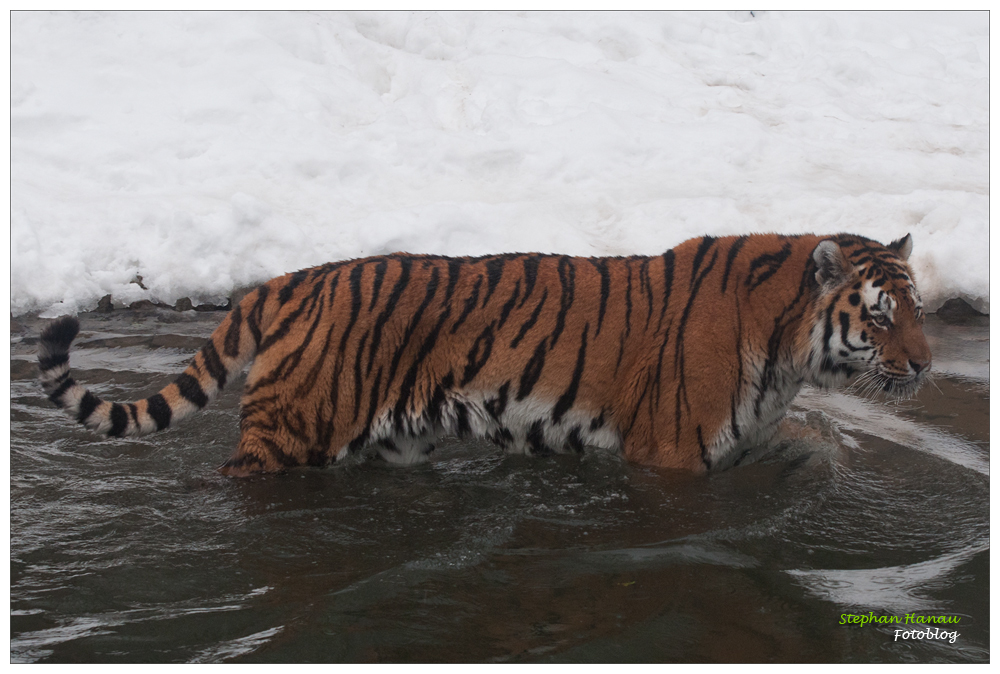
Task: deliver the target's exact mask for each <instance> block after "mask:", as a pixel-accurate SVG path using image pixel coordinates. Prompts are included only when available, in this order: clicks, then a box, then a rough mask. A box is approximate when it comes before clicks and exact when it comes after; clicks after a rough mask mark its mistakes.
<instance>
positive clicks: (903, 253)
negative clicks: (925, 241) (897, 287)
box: [886, 234, 913, 262]
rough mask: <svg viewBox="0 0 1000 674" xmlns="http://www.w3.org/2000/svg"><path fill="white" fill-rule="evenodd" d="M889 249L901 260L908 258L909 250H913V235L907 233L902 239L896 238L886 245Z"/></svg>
mask: <svg viewBox="0 0 1000 674" xmlns="http://www.w3.org/2000/svg"><path fill="white" fill-rule="evenodd" d="M886 248H888V249H889V250H891V251H892V252H893V253H895V254H896V257H898V258H899V259H900V260H902V261H903V262H906V261H907V260H908V259H909V258H910V252H911V251H912V250H913V237H912V236H910V235H909V234H907V235H906V236H904V237H903V238H902V239H896V240H895V241H893V242H892V243H890V244H889V245H888V246H886Z"/></svg>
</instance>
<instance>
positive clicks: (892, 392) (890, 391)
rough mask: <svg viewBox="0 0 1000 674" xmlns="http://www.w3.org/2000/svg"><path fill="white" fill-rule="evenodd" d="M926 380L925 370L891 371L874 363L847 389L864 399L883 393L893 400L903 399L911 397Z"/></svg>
mask: <svg viewBox="0 0 1000 674" xmlns="http://www.w3.org/2000/svg"><path fill="white" fill-rule="evenodd" d="M926 380H927V373H926V371H924V372H918V373H916V374H910V373H902V372H893V371H892V370H889V369H886V368H884V367H883V366H881V365H876V366H875V367H874V368H872V369H871V370H868V371H867V372H863V373H862V374H861V375H860V376H858V378H857V379H855V380H854V382H853V383H852V384H851V385H850V386H849V387H848V390H850V391H853V392H855V393H857V394H858V395H860V396H861V397H862V398H866V399H870V398H875V397H876V396H879V395H884V396H886V397H888V398H892V399H895V400H905V399H907V398H912V397H913V395H914V394H915V393H916V392H917V391H918V390H919V389H920V387H921V386H923V384H924V382H925V381H926Z"/></svg>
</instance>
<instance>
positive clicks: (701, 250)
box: [690, 236, 715, 288]
mask: <svg viewBox="0 0 1000 674" xmlns="http://www.w3.org/2000/svg"><path fill="white" fill-rule="evenodd" d="M713 243H715V237H714V236H703V237H702V238H701V243H700V244H698V251H697V252H696V253H695V254H694V263H693V264H692V265H691V283H690V286H691V288H694V281H695V277H697V276H698V269H699V267H701V262H702V260H704V259H705V253H707V252H708V249H709V248H711V247H712V244H713Z"/></svg>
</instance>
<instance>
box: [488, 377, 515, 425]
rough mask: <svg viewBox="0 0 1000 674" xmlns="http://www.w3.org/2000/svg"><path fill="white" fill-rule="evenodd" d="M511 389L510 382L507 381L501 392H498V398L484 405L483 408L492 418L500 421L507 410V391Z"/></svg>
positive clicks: (491, 399)
mask: <svg viewBox="0 0 1000 674" xmlns="http://www.w3.org/2000/svg"><path fill="white" fill-rule="evenodd" d="M509 389H510V382H509V381H505V382H504V383H503V386H501V387H500V390H499V391H497V397H496V398H490V399H489V400H487V401H485V402H484V403H483V407H485V408H486V411H487V412H489V413H490V416H491V417H493V418H494V419H496V420H497V421H498V422H499V421H500V417H501V416H503V413H504V410H505V409H507V391H508V390H509Z"/></svg>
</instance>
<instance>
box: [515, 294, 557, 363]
mask: <svg viewBox="0 0 1000 674" xmlns="http://www.w3.org/2000/svg"><path fill="white" fill-rule="evenodd" d="M548 296H549V289H548V288H545V290H543V291H542V299H541V301H540V302H539V303H538V306H536V307H535V310H534V311H532V312H531V316H529V317H528V320H527V321H525V322H524V324H523V325H522V326H521V329H520V330H519V331H518V333H517V336H516V337H514V339H512V340H511V342H510V348H512V349H516V348H517V345H518V344H520V343H521V340H522V339H524V336H525V335H526V334H528V330H531V328H533V327H535V323H537V322H538V316H539V314H541V313H542V305H544V304H545V300H546V299H547V298H548Z"/></svg>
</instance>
